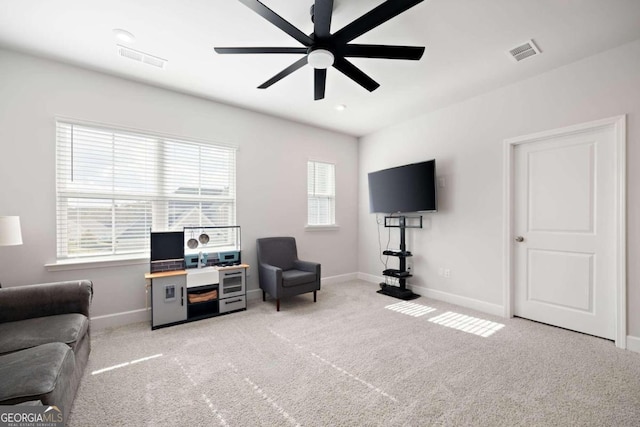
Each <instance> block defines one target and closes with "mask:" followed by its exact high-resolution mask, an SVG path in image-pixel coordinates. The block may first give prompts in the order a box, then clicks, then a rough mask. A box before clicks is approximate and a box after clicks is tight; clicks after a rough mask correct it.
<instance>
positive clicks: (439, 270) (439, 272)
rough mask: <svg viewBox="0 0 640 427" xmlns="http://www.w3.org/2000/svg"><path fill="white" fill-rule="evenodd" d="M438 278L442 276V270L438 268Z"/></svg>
mask: <svg viewBox="0 0 640 427" xmlns="http://www.w3.org/2000/svg"><path fill="white" fill-rule="evenodd" d="M438 276H440V277H442V276H444V268H442V267H440V268H439V269H438Z"/></svg>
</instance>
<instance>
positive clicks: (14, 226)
mask: <svg viewBox="0 0 640 427" xmlns="http://www.w3.org/2000/svg"><path fill="white" fill-rule="evenodd" d="M21 244H22V232H21V231H20V217H19V216H0V246H16V245H21ZM1 287H2V284H0V288H1Z"/></svg>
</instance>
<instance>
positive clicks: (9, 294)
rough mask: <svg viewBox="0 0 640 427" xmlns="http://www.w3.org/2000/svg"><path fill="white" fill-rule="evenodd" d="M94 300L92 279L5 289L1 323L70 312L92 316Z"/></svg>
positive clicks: (0, 296)
mask: <svg viewBox="0 0 640 427" xmlns="http://www.w3.org/2000/svg"><path fill="white" fill-rule="evenodd" d="M92 297H93V284H92V283H91V281H89V280H75V281H67V282H55V283H42V284H38V285H26V286H16V287H11V288H2V289H0V323H3V322H12V321H17V320H24V319H31V318H34V317H43V316H53V315H57V314H68V313H80V314H84V315H85V316H87V317H89V307H90V306H91V299H92Z"/></svg>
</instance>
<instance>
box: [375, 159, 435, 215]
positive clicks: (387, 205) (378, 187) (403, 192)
mask: <svg viewBox="0 0 640 427" xmlns="http://www.w3.org/2000/svg"><path fill="white" fill-rule="evenodd" d="M437 210H438V209H437V198H436V161H435V160H428V161H426V162H421V163H412V164H410V165H404V166H398V167H395V168H390V169H383V170H379V171H376V172H371V173H369V212H372V213H389V214H391V213H397V212H435V211H437Z"/></svg>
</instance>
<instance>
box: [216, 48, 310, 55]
mask: <svg viewBox="0 0 640 427" xmlns="http://www.w3.org/2000/svg"><path fill="white" fill-rule="evenodd" d="M213 50H215V51H216V52H217V53H241V54H242V53H303V54H306V53H307V48H306V47H214V48H213Z"/></svg>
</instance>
